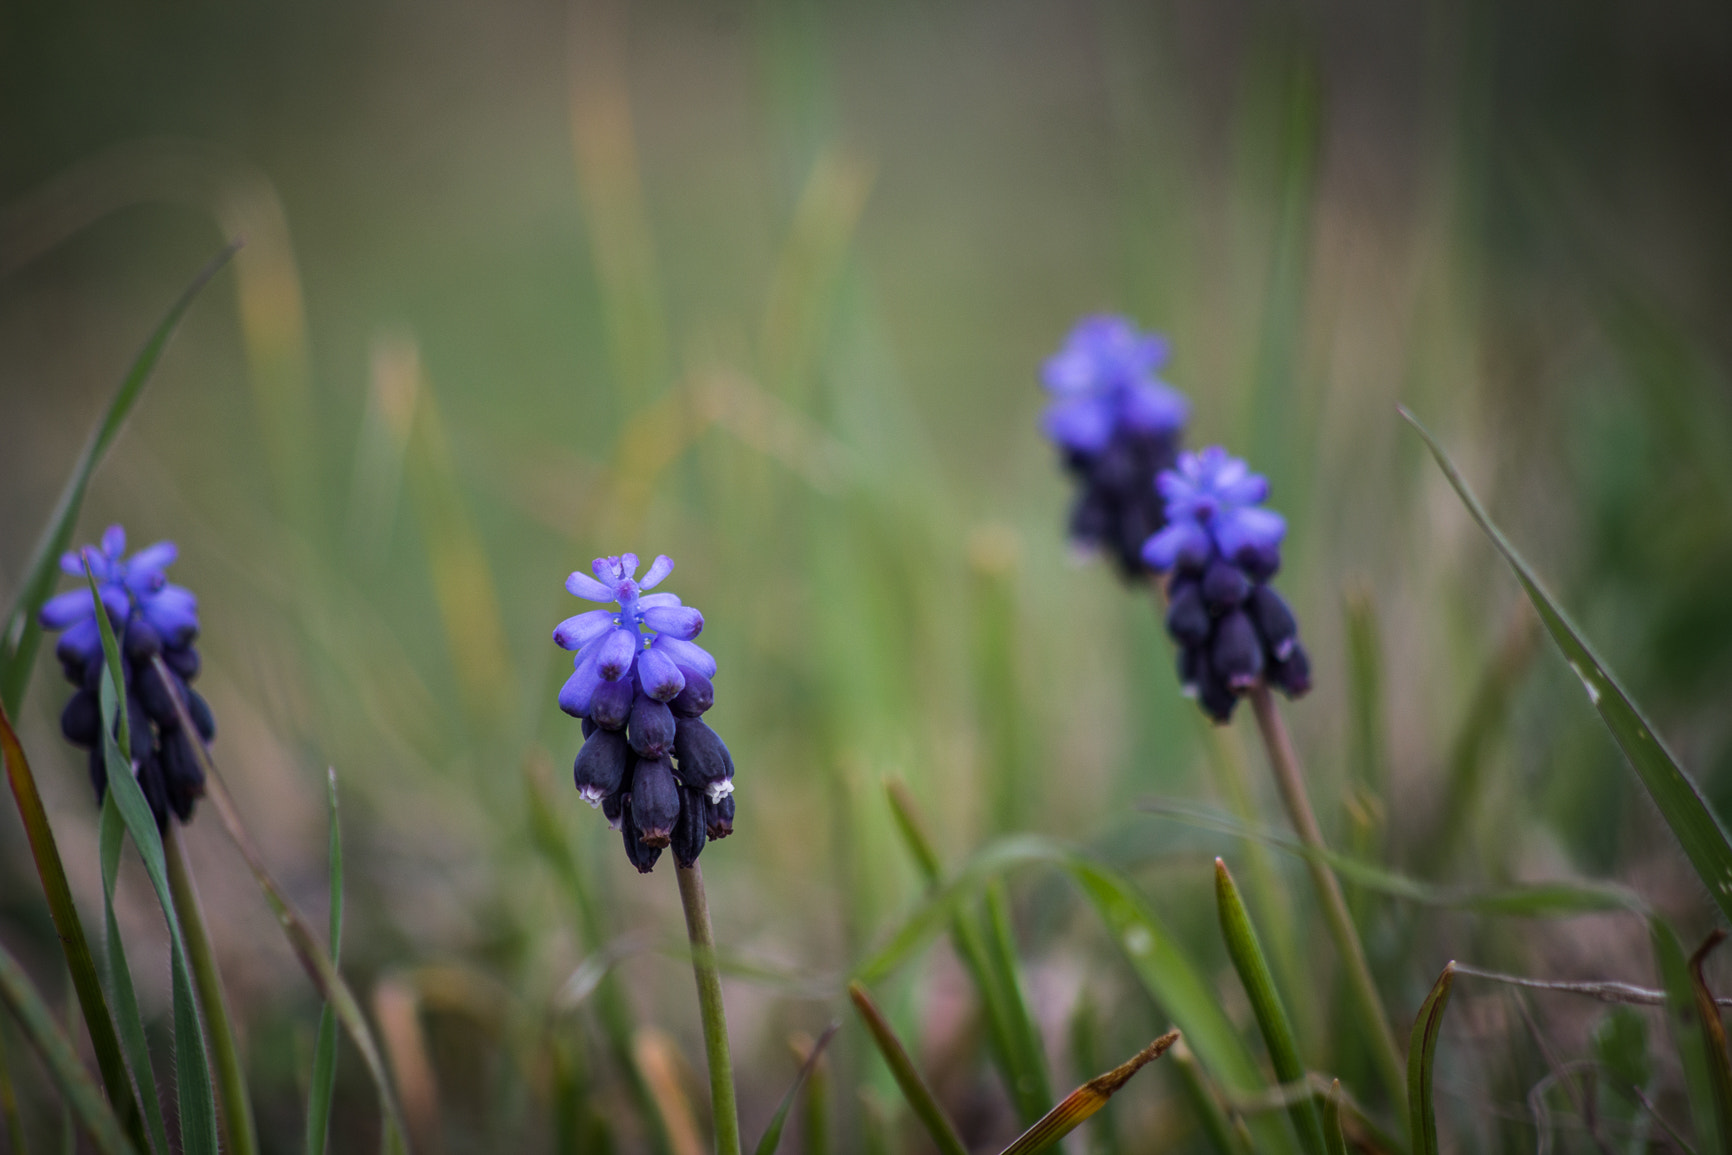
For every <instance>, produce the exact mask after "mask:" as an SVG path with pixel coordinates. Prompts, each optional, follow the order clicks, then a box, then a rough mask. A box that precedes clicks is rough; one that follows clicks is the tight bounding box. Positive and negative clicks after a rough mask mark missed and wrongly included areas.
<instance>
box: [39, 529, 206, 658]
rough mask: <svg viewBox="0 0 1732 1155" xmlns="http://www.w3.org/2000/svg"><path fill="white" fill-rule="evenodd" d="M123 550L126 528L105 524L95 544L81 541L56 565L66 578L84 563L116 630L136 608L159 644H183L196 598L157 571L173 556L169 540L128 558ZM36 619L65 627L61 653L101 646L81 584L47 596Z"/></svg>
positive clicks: (192, 624)
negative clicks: (81, 545)
mask: <svg viewBox="0 0 1732 1155" xmlns="http://www.w3.org/2000/svg"><path fill="white" fill-rule="evenodd" d="M125 553H126V531H125V530H124V529H122V528H121V527H120V526H118V525H111V526H109V527H108V528H107V529H106V530H104V531H103V533H102V540H101V545H100V546H85V547H84V548H83V549H81V550H74V551H70V552H68V553H66V554H64V555H62V556H61V558H60V569H61V571H62V572H63V573H65V574H67V575H68V576H70V577H76V578H79V579H83V578H84V570H85V564H86V563H87V562H88V564H89V566H90V572H91V573H92V574H93V575H94V576H95V578H96V585H97V592H98V594H99V596H100V597H101V599H102V605H103V608H104V609H105V610H106V611H107V612H108V619H109V621H110V622H111V623H112V624H113V626H114V628H115V629H116V630H117V631H119V630H121V629H123V628H124V627H125V625H126V623H127V622H128V621H129V620H130V619H131V617H132V615H133V614H134V613H135V612H136V613H137V614H138V615H139V616H140V617H142V618H143V619H144V621H145V622H147V623H149V625H150V626H151V627H152V628H153V629H154V630H155V631H156V633H157V635H158V636H159V637H160V638H161V639H162V640H163V642H164V643H166V644H168V645H171V646H173V645H184V644H186V643H187V642H188V641H190V640H191V639H192V637H193V635H195V634H197V633H198V599H197V598H195V597H194V596H193V595H192V593H191V591H189V590H186V589H182V588H181V587H180V586H176V585H170V584H169V583H168V577H167V575H166V574H165V573H164V572H163V571H164V570H166V569H167V568H168V567H169V566H171V565H173V564H174V561H175V558H176V557H178V556H179V551H178V550H177V549H176V548H175V545H174V543H173V542H171V541H159V542H157V543H156V544H155V545H150V546H146V547H145V548H144V549H141V550H139V551H138V552H137V553H135V554H133V555H132V557H130V558H128V557H126V556H124V555H125ZM37 620H38V621H40V622H41V623H42V626H43V628H44V629H50V630H65V631H66V634H65V636H64V637H63V638H62V639H61V643H60V644H61V648H62V649H63V650H64V651H66V652H69V653H76V654H77V655H79V656H80V657H82V658H83V659H84V660H87V661H88V660H90V659H92V658H94V657H95V656H96V655H97V654H98V653H99V652H100V651H101V648H102V634H101V631H100V630H99V629H98V627H97V624H96V613H95V607H94V606H93V605H92V603H91V600H90V590H89V589H88V588H87V587H83V586H81V587H79V588H77V589H71V590H67V591H66V592H65V593H62V594H56V595H55V596H54V597H51V598H49V599H48V601H47V602H45V603H44V604H43V606H42V610H41V612H40V613H39V614H38V615H37Z"/></svg>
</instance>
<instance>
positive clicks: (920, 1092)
mask: <svg viewBox="0 0 1732 1155" xmlns="http://www.w3.org/2000/svg"><path fill="white" fill-rule="evenodd" d="M848 997H849V998H850V999H852V1000H853V1001H854V1009H855V1010H857V1011H859V1012H860V1018H861V1020H862V1021H864V1022H865V1024H866V1029H867V1030H868V1031H870V1032H871V1033H872V1041H873V1042H874V1043H876V1044H878V1053H879V1054H880V1055H883V1056H884V1063H885V1065H886V1066H888V1067H889V1068H890V1073H891V1074H892V1075H894V1076H895V1077H896V1085H897V1086H898V1087H900V1088H902V1097H903V1098H904V1099H906V1100H908V1106H909V1107H910V1108H912V1109H913V1111H914V1114H915V1117H916V1118H918V1119H919V1120H920V1123H921V1125H922V1126H924V1127H925V1128H926V1133H927V1134H928V1135H930V1136H932V1142H933V1143H935V1144H936V1145H937V1146H938V1150H939V1152H940V1155H968V1148H967V1147H966V1146H964V1145H963V1142H962V1137H961V1136H960V1135H958V1134H957V1133H956V1125H955V1124H953V1123H952V1122H951V1121H950V1116H948V1115H946V1114H945V1113H944V1108H943V1107H941V1106H939V1105H938V1097H937V1096H935V1095H934V1094H933V1093H932V1088H930V1087H928V1086H927V1085H926V1080H925V1079H922V1078H921V1077H920V1071H919V1070H918V1069H917V1068H916V1067H915V1066H914V1060H913V1059H911V1058H909V1057H908V1051H907V1049H906V1048H905V1047H903V1045H902V1040H900V1039H898V1038H897V1037H896V1032H895V1031H893V1030H891V1029H890V1023H889V1022H888V1021H887V1020H886V1019H885V1018H884V1015H883V1012H881V1011H880V1010H879V1009H878V1007H877V1004H875V1003H874V1002H873V1001H872V996H871V995H869V994H867V993H866V988H865V987H864V986H861V985H860V983H858V982H852V983H849V984H848Z"/></svg>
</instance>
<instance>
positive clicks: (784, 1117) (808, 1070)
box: [753, 1022, 842, 1155]
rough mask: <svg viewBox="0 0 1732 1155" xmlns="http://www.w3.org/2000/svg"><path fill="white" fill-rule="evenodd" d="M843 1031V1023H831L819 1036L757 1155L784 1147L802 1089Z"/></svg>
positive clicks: (764, 1154)
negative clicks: (786, 1129) (784, 1135)
mask: <svg viewBox="0 0 1732 1155" xmlns="http://www.w3.org/2000/svg"><path fill="white" fill-rule="evenodd" d="M841 1029H842V1024H841V1023H839V1022H837V1023H831V1024H830V1025H829V1026H828V1027H826V1028H824V1033H823V1034H821V1035H819V1036H818V1041H817V1042H816V1043H813V1044H812V1050H811V1053H810V1054H808V1055H807V1056H806V1061H805V1062H804V1063H801V1064H800V1071H799V1073H798V1074H797V1075H795V1076H794V1082H793V1084H792V1085H791V1086H790V1087H789V1088H788V1093H787V1094H785V1095H783V1096H782V1101H781V1102H780V1103H779V1104H777V1105H776V1113H775V1114H774V1115H772V1116H770V1125H769V1126H768V1127H765V1128H764V1137H763V1138H762V1139H759V1140H758V1145H757V1146H756V1147H754V1148H753V1151H754V1152H755V1153H756V1155H776V1148H777V1147H779V1146H781V1145H782V1128H783V1127H784V1126H785V1125H786V1124H787V1122H788V1112H789V1111H790V1110H792V1109H793V1106H794V1100H795V1099H796V1098H798V1097H799V1094H800V1088H801V1087H803V1086H805V1085H806V1080H807V1079H809V1078H810V1077H811V1075H812V1072H813V1071H815V1070H817V1068H818V1060H819V1059H821V1058H823V1057H824V1048H825V1047H827V1046H829V1045H830V1040H831V1039H833V1038H835V1037H836V1032H837V1031H839V1030H841Z"/></svg>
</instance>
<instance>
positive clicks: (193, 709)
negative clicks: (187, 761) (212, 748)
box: [186, 687, 216, 742]
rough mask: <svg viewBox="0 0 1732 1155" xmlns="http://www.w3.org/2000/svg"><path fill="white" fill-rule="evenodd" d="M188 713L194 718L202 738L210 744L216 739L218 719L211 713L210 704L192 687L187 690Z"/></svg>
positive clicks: (194, 724)
mask: <svg viewBox="0 0 1732 1155" xmlns="http://www.w3.org/2000/svg"><path fill="white" fill-rule="evenodd" d="M186 712H187V713H188V714H190V715H191V716H192V724H193V727H194V728H195V729H196V730H198V736H199V737H200V738H203V739H204V740H205V741H206V742H209V741H211V740H212V739H214V738H215V737H216V718H215V717H214V716H213V715H212V714H211V712H210V703H209V702H206V701H205V700H204V695H203V694H200V693H199V692H198V691H197V690H194V689H192V688H191V687H187V689H186Z"/></svg>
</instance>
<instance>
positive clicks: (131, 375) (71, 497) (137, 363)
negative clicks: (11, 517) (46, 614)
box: [0, 239, 242, 1091]
mask: <svg viewBox="0 0 1732 1155" xmlns="http://www.w3.org/2000/svg"><path fill="white" fill-rule="evenodd" d="M241 243H242V242H241V241H240V240H239V239H236V240H234V241H231V242H229V244H228V245H227V246H226V247H225V248H224V249H223V250H222V252H220V253H218V254H217V255H216V256H215V257H213V258H211V260H210V261H209V263H207V264H206V265H205V267H204V268H202V269H200V270H199V271H198V273H197V275H196V276H194V277H193V279H192V283H191V284H189V285H188V286H187V287H186V289H185V290H184V291H183V292H182V293H181V295H180V297H179V298H178V299H177V300H176V301H175V302H174V304H173V305H170V306H169V310H168V313H167V315H165V316H164V317H163V319H162V320H161V321H160V322H159V323H158V324H157V326H156V328H155V329H154V330H152V332H151V334H150V337H149V338H148V339H147V340H146V341H145V343H144V348H143V349H141V350H139V353H138V356H137V357H136V358H135V359H134V360H133V362H132V368H130V369H129V370H127V373H126V377H125V378H124V379H123V380H122V381H121V383H120V388H119V389H118V390H116V391H115V394H114V397H113V398H112V399H111V400H110V401H109V403H108V408H107V409H105V410H104V411H103V414H102V420H101V421H99V422H98V423H97V425H96V428H95V429H94V430H92V431H91V434H90V440H89V441H88V442H86V443H85V446H84V451H83V452H82V453H80V454H79V455H78V463H77V464H76V465H74V466H73V467H72V476H70V477H68V478H67V479H66V486H65V488H63V489H62V490H61V491H60V498H59V500H58V501H56V502H55V503H54V511H53V512H52V513H50V514H49V515H48V525H47V526H46V527H45V528H44V529H43V531H42V536H41V537H40V538H39V539H37V542H36V548H35V549H34V550H33V551H32V552H31V554H30V560H29V561H28V562H26V563H25V566H24V580H23V582H22V584H20V585H19V587H18V596H17V598H16V599H15V600H14V601H13V603H12V606H11V608H10V609H8V610H7V611H6V624H5V628H4V630H0V704H3V705H4V706H5V708H6V710H7V712H8V713H13V714H15V713H17V712H18V706H19V704H20V703H21V702H23V700H24V689H25V687H26V686H27V685H28V684H29V682H30V667H31V665H32V664H33V663H34V662H35V661H36V648H37V646H38V645H39V644H40V643H41V641H42V626H41V623H39V622H38V621H37V620H36V614H37V611H39V610H40V609H41V608H42V604H43V603H44V602H46V601H47V600H48V595H49V593H50V592H51V591H52V590H53V589H54V580H55V572H56V569H57V566H58V563H59V559H60V555H61V554H63V553H65V552H66V550H67V547H68V546H70V545H71V544H72V531H73V528H74V527H75V525H76V524H77V522H78V511H79V509H80V507H81V506H83V504H84V493H85V490H86V489H88V488H89V486H90V477H91V474H93V473H95V472H96V467H97V465H99V464H100V463H101V462H102V458H103V455H104V454H106V453H107V452H108V447H109V445H110V444H112V443H113V441H114V438H115V435H116V434H117V433H119V432H120V427H121V425H122V424H123V423H124V422H125V421H126V416H127V414H128V413H130V412H132V407H133V405H134V404H135V403H136V402H137V401H138V395H139V392H140V391H141V390H142V389H143V388H144V383H145V382H146V381H148V380H149V379H150V374H151V372H152V370H154V369H155V368H156V363H157V361H158V360H159V359H160V358H161V357H162V351H163V349H165V348H166V347H167V346H168V340H169V338H170V337H172V336H173V335H174V331H175V329H176V328H177V327H178V326H179V325H180V320H181V318H182V317H183V316H185V315H186V311H187V309H188V308H190V307H191V306H192V303H193V299H194V298H196V297H197V296H198V294H199V290H201V289H203V288H204V287H205V286H206V285H207V284H209V283H210V280H211V278H212V277H214V276H216V275H217V273H218V272H220V271H221V270H222V267H223V266H224V265H226V264H228V261H229V258H230V257H232V256H234V255H235V252H236V250H238V249H239V248H240V247H241ZM111 1091H112V1088H111Z"/></svg>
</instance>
